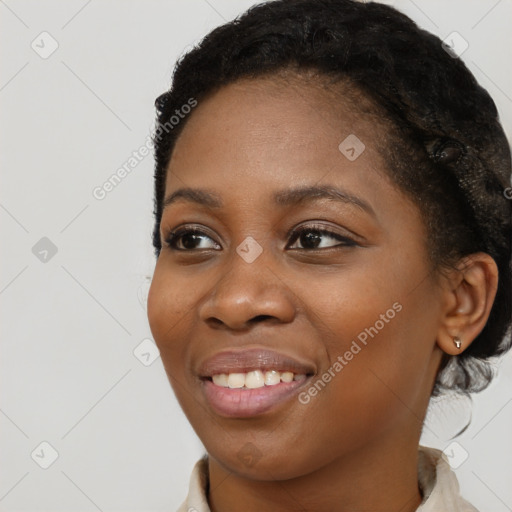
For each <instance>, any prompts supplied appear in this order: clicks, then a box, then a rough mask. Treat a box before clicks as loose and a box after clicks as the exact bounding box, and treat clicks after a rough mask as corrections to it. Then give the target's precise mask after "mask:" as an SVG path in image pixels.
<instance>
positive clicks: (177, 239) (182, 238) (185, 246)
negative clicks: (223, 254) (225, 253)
mask: <svg viewBox="0 0 512 512" xmlns="http://www.w3.org/2000/svg"><path fill="white" fill-rule="evenodd" d="M205 239H208V240H210V241H211V242H213V243H212V244H211V245H212V246H213V247H208V246H207V245H206V246H204V244H202V246H201V242H202V241H203V240H205ZM165 243H166V245H167V246H168V247H170V248H171V249H172V250H175V251H191V250H196V249H215V250H218V249H220V248H221V247H220V245H219V244H218V243H216V242H214V241H213V239H212V238H211V237H210V236H208V235H207V234H206V233H205V232H204V231H202V230H201V229H198V228H180V229H176V230H174V231H171V232H170V233H169V234H168V235H167V237H166V238H165Z"/></svg>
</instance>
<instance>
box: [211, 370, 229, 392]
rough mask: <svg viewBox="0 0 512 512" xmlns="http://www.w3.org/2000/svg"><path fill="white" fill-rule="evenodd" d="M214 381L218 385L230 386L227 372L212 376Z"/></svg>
mask: <svg viewBox="0 0 512 512" xmlns="http://www.w3.org/2000/svg"><path fill="white" fill-rule="evenodd" d="M212 380H213V383H214V384H217V386H222V387H223V388H227V387H228V374H227V373H219V374H218V375H214V376H213V377H212Z"/></svg>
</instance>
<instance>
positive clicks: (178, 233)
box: [165, 224, 358, 252]
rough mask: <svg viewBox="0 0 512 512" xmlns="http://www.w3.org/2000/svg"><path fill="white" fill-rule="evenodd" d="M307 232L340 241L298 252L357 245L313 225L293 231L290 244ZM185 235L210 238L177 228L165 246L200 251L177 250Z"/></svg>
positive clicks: (199, 230) (202, 232) (197, 231)
mask: <svg viewBox="0 0 512 512" xmlns="http://www.w3.org/2000/svg"><path fill="white" fill-rule="evenodd" d="M308 232H315V233H316V234H318V235H326V236H328V237H330V238H334V239H336V240H338V241H340V243H339V244H337V245H333V246H330V247H320V248H313V249H307V248H299V249H298V250H303V251H321V250H326V249H335V248H337V249H341V248H343V247H355V246H357V245H358V244H357V243H356V242H355V241H354V240H353V239H352V238H350V237H348V236H343V235H340V234H339V233H335V232H334V231H330V230H328V229H326V228H325V227H323V226H319V225H314V224H311V225H308V226H302V227H300V228H298V229H295V230H293V231H292V232H291V233H290V235H289V238H290V240H291V244H294V243H295V242H296V241H297V239H298V238H299V237H300V236H301V235H302V234H303V233H308ZM185 235H201V236H203V235H204V236H206V237H208V238H210V239H211V237H210V236H209V235H208V234H207V233H206V232H205V231H203V230H202V229H199V228H195V227H194V228H190V227H188V228H187V227H185V228H178V229H176V230H174V231H171V232H169V234H168V235H167V236H166V238H165V245H166V246H167V247H169V248H170V249H171V250H173V251H182V252H190V251H197V250H201V249H179V248H177V247H176V246H177V242H179V241H180V240H181V238H182V237H183V236H185ZM215 243H216V242H215ZM217 245H218V244H217ZM203 250H211V249H203ZM213 250H218V249H213ZM293 250H297V249H293Z"/></svg>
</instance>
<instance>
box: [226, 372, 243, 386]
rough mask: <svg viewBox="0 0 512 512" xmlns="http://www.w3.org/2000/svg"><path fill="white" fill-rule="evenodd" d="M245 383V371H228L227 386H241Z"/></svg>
mask: <svg viewBox="0 0 512 512" xmlns="http://www.w3.org/2000/svg"><path fill="white" fill-rule="evenodd" d="M244 384H245V373H230V374H229V376H228V387H230V388H243V387H244Z"/></svg>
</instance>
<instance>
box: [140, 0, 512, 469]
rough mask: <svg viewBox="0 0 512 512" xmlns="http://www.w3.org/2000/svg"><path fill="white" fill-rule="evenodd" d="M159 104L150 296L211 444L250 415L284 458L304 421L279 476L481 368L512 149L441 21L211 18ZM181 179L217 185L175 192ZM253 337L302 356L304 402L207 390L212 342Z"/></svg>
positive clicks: (184, 400)
mask: <svg viewBox="0 0 512 512" xmlns="http://www.w3.org/2000/svg"><path fill="white" fill-rule="evenodd" d="M156 106H157V111H158V117H157V131H156V133H155V157H156V171H155V208H154V214H155V228H154V233H153V245H154V248H155V254H156V256H157V258H158V260H157V265H156V269H155V274H154V278H153V283H152V286H151V290H150V295H149V300H148V315H149V320H150V325H151V329H152V332H153V335H154V338H155V341H156V343H157V345H158V346H159V348H160V352H161V355H162V360H163V362H164V366H165V368H166V371H167V373H168V375H169V378H170V381H171V384H172V385H173V388H174V390H175V392H176V395H177V397H178V400H179V401H180V404H181V405H182V407H183V409H184V411H185V413H186V415H187V417H188V418H189V420H190V422H191V424H192V426H193V427H194V428H195V430H196V431H197V432H198V434H199V436H200V437H201V439H202V440H203V442H204V444H205V446H206V447H207V449H208V450H209V451H210V452H211V453H213V454H214V455H216V456H217V457H218V458H219V459H220V460H224V461H226V465H227V466H228V467H232V466H233V465H234V464H236V461H235V459H234V456H233V455H232V454H231V455H230V454H228V453H227V452H226V450H227V448H223V447H222V446H226V443H227V444H228V445H229V444H233V443H234V445H240V448H241V447H242V446H243V444H244V443H242V440H247V436H248V435H249V438H250V439H253V441H254V444H255V445H256V446H259V444H258V443H259V442H260V441H262V440H263V439H264V440H265V443H266V444H265V446H267V449H268V453H271V454H273V458H274V462H278V461H279V460H280V459H279V457H280V455H281V454H283V453H290V451H293V446H294V445H295V443H297V442H301V443H304V439H307V440H308V442H307V443H306V445H304V446H305V448H304V451H303V452H302V455H296V456H294V457H292V459H293V463H292V464H291V466H290V467H291V468H292V469H289V468H283V469H282V470H279V471H278V470H275V472H276V474H278V476H279V477H280V478H286V477H287V476H288V477H289V476H290V475H292V474H301V472H305V471H307V469H306V468H307V467H309V468H310V467H311V464H313V465H315V464H316V465H318V466H319V467H320V466H321V465H322V464H325V463H326V461H328V460H329V457H332V456H334V455H333V453H332V442H333V440H334V439H335V438H336V439H337V438H339V437H342V438H343V439H344V440H345V441H344V442H341V443H339V448H338V451H340V452H343V450H348V447H354V446H362V445H364V443H368V442H372V441H373V440H375V439H377V438H379V436H382V435H383V433H384V432H391V431H392V430H393V429H395V428H396V426H397V425H400V426H401V427H404V426H406V425H409V426H410V427H411V429H412V430H415V428H413V427H414V424H415V423H417V422H418V418H422V417H423V414H424V410H425V407H426V404H427V403H428V400H429V398H430V396H431V395H432V394H437V393H440V392H443V391H446V390H453V391H458V392H462V393H467V392H470V391H478V390H481V389H483V388H484V387H485V386H486V385H487V384H488V383H489V381H490V379H491V376H492V373H491V371H490V366H489V364H488V360H489V358H491V357H493V356H496V355H499V354H501V353H503V352H505V351H506V350H508V348H509V347H510V325H511V316H512V313H511V303H512V296H511V289H510V285H511V281H512V278H511V239H512V228H511V212H512V201H510V200H507V198H506V197H505V195H504V190H505V189H506V188H507V187H509V186H510V176H511V161H510V150H509V146H508V143H507V140H506V138H505V135H504V133H503V130H502V128H501V126H500V123H499V120H498V115H497V110H496V107H495V105H494V102H493V101H492V99H491V98H490V96H489V95H488V94H487V92H486V91H485V90H484V89H483V88H481V87H480V86H479V85H478V84H477V83H476V81H475V79H474V77H473V76H472V75H471V73H470V72H469V71H468V70H467V68H466V67H465V66H464V64H463V63H462V62H461V61H460V60H459V59H456V58H453V57H452V56H451V55H450V54H448V53H447V52H446V51H445V50H444V49H443V48H442V45H441V41H440V40H439V39H438V38H437V37H435V36H433V35H432V34H429V33H427V32H425V31H423V30H421V29H419V28H418V27H417V26H416V25H415V24H414V23H413V22H412V21H411V20H410V19H408V18H407V17H406V16H404V15H402V14H400V13H399V12H397V11H396V10H394V9H393V8H391V7H388V6H384V5H380V4H374V3H360V2H356V1H352V0H318V1H312V0H286V1H284V0H277V1H273V2H269V3H267V4H262V5H259V6H256V7H254V8H252V9H250V10H249V11H248V12H247V13H246V14H245V15H243V16H241V17H240V18H238V19H237V20H235V21H233V22H231V23H227V24H226V25H223V26H221V27H219V28H217V29H215V30H214V31H213V32H212V33H210V34H209V35H208V36H207V37H205V38H204V40H203V41H202V42H201V43H200V44H199V45H198V46H197V47H196V48H195V49H194V50H192V51H191V52H189V53H188V54H187V55H185V56H184V57H183V58H182V59H181V60H180V62H179V63H178V65H177V67H176V69H175V73H174V76H173V83H172V87H171V89H170V90H169V91H168V92H166V93H164V94H163V95H161V96H160V97H159V98H158V99H157V101H156ZM173 116H174V117H173ZM171 118H172V119H171ZM178 118H179V119H178ZM183 188H192V189H199V188H201V189H207V190H208V191H210V192H211V193H212V196H215V197H212V196H208V197H205V196H204V195H203V196H202V197H200V195H199V194H197V193H196V194H195V195H194V194H191V193H190V192H188V193H187V194H183V193H180V195H181V198H180V199H176V196H175V200H174V201H167V204H166V199H167V198H169V197H170V196H171V195H172V194H174V193H175V192H176V191H177V190H178V189H183ZM306 189H307V190H306ZM187 197H188V200H186V198H187ZM191 198H193V199H195V200H190V199H191ZM200 200H201V201H202V204H199V203H200ZM185 224H186V225H187V226H188V227H189V229H190V227H191V225H193V226H192V227H195V228H197V230H198V231H196V232H195V233H194V232H192V233H188V235H185V236H184V237H183V238H181V239H179V235H180V233H179V229H177V228H180V226H183V225H185ZM303 228H308V229H307V231H302V234H300V232H299V231H300V230H303ZM322 231H327V233H325V232H324V233H322ZM329 232H330V234H329ZM307 234H309V235H313V236H309V237H308V236H306V235H307ZM187 237H188V238H187ZM247 237H251V239H247ZM166 240H167V241H168V242H169V243H167V242H166ZM247 243H248V244H249V245H244V244H247ZM178 248H179V249H178ZM186 249H188V251H187V250H186ZM244 250H246V251H249V252H252V254H253V255H254V256H255V257H254V259H253V258H249V259H248V258H246V259H244V258H243V257H242V256H243V252H244ZM455 337H460V338H461V340H462V342H463V346H462V349H461V350H459V349H457V348H456V347H455V346H454V344H453V339H454V338H455ZM256 346H257V347H265V348H271V349H275V350H279V351H280V352H282V353H284V354H287V355H289V356H291V357H294V358H295V359H300V360H301V361H303V362H304V363H305V365H306V366H308V367H309V368H310V374H311V375H310V376H308V378H310V380H309V381H308V382H309V387H307V386H306V387H305V388H304V389H303V394H302V399H303V400H302V402H299V403H297V402H295V403H293V404H287V405H286V406H284V405H283V407H282V408H281V409H279V410H277V412H276V411H270V412H269V413H268V414H262V415H260V416H258V417H255V418H249V419H247V418H246V419H244V420H240V419H239V418H237V419H233V418H226V417H223V416H222V414H220V415H219V414H217V413H216V412H215V411H212V410H211V409H209V405H208V403H207V402H206V401H205V400H204V396H203V394H202V391H201V386H202V385H203V384H204V383H203V382H202V381H201V375H199V369H200V367H201V365H202V363H204V362H205V361H206V359H207V358H208V357H210V356H212V355H213V354H215V353H216V352H218V351H220V350H225V349H231V348H233V347H246V348H250V347H256ZM350 354H352V355H350ZM339 356H341V360H340V359H339ZM345 356H346V357H345ZM342 361H343V362H342ZM336 362H337V363H338V365H336ZM324 375H330V377H325V378H323V376H324ZM322 378H323V380H324V382H325V384H326V385H325V386H323V387H321V390H320V389H319V388H320V386H317V387H316V388H315V389H317V391H316V392H314V391H313V392H310V391H311V389H312V387H311V386H313V384H314V383H315V382H316V381H318V379H322ZM397 395H398V396H399V397H400V400H398V401H397ZM308 397H309V398H308ZM404 403H405V404H407V407H405V408H404ZM346 411H350V415H349V416H350V417H348V415H347V414H346ZM411 411H412V412H413V414H412V415H411ZM326 414H329V415H330V417H331V418H332V421H330V422H329V423H331V425H330V426H329V425H318V423H319V422H321V421H322V420H321V418H322V417H323V416H322V415H326ZM376 425H378V426H376ZM278 427H279V428H278ZM272 432H273V435H272V436H270V435H269V434H270V433H272ZM312 432H314V433H315V436H313V437H314V439H312V436H311V433H312ZM415 432H416V430H415ZM242 433H243V434H242ZM244 442H245V441H244ZM240 443H241V444H240ZM271 458H272V457H271ZM312 461H313V462H312ZM268 467H274V466H271V465H269V466H268ZM274 469H275V468H274ZM248 471H249V470H248Z"/></svg>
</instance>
